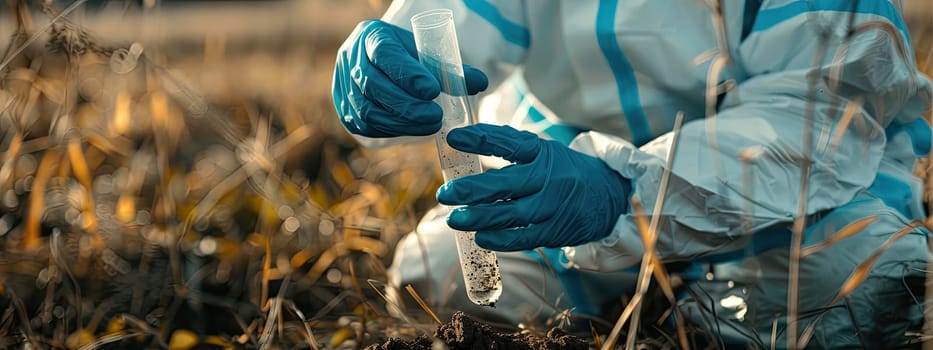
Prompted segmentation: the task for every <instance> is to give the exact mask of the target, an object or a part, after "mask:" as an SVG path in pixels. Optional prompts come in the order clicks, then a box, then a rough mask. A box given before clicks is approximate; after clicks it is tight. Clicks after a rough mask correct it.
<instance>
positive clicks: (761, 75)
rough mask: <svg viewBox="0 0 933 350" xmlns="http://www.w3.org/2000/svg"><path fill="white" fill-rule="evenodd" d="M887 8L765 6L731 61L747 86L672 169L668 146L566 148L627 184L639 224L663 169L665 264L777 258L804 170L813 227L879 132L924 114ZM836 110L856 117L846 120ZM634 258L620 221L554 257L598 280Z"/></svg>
mask: <svg viewBox="0 0 933 350" xmlns="http://www.w3.org/2000/svg"><path fill="white" fill-rule="evenodd" d="M853 4H857V7H855V8H853ZM898 5H899V4H898V3H896V2H895V3H892V2H889V1H857V2H853V1H835V0H815V1H787V0H783V1H780V0H770V1H763V2H762V7H761V9H760V10H759V12H758V13H757V16H756V18H755V21H754V24H753V26H752V28H751V31H750V32H749V33H748V35H747V37H745V39H744V40H743V41H742V42H741V44H740V46H739V47H738V48H737V50H736V54H735V57H733V59H734V61H735V62H737V63H738V64H740V65H741V67H742V68H743V69H744V70H745V71H746V73H747V75H748V78H747V79H745V80H744V81H741V82H739V83H738V85H737V87H736V88H735V89H733V90H732V91H730V92H729V93H727V94H726V96H725V97H724V99H723V100H722V102H721V104H720V105H719V108H718V111H717V115H716V116H715V117H714V118H712V119H699V120H694V121H690V122H688V123H685V124H684V126H683V128H682V130H681V132H680V134H679V141H678V144H677V145H676V154H674V157H675V158H674V161H673V165H672V166H671V167H670V169H667V165H666V160H667V158H668V151H669V150H670V148H671V146H672V140H673V137H672V136H673V135H672V134H666V135H663V136H662V137H660V138H658V139H656V140H654V141H653V142H650V143H648V144H646V145H644V146H642V147H641V148H640V149H639V148H636V147H634V146H632V145H631V144H630V143H628V142H626V141H624V140H621V139H617V138H613V137H611V136H607V135H602V134H598V133H593V132H591V133H588V134H586V135H582V136H581V137H578V138H577V139H576V140H575V141H574V144H573V145H572V147H575V148H576V149H578V150H581V151H583V152H586V153H590V154H593V155H596V156H598V157H600V158H602V159H603V160H605V161H606V162H607V163H608V164H610V166H611V167H613V168H614V169H615V170H616V171H618V172H619V173H621V174H622V175H623V176H626V177H628V178H630V179H632V182H633V187H634V195H635V196H637V197H638V198H639V199H640V200H641V201H642V203H643V205H644V207H645V210H646V212H647V213H649V214H650V213H651V212H652V210H653V208H654V206H655V205H657V203H656V199H657V196H658V191H659V187H660V180H661V178H662V174H663V173H664V172H665V171H666V170H670V172H671V180H670V183H669V186H668V190H667V192H666V194H665V196H664V204H663V206H662V210H661V212H660V218H659V227H658V243H657V249H658V253H659V254H660V255H661V257H662V259H665V260H686V259H702V258H706V259H709V261H716V260H717V258H722V257H734V256H735V254H736V253H741V254H747V252H748V251H749V248H748V247H749V246H750V245H761V244H784V246H787V244H788V239H789V237H788V236H787V235H786V234H780V233H778V232H785V233H786V232H787V230H786V228H787V227H788V226H789V224H790V223H791V222H792V221H793V220H794V217H795V216H796V214H797V211H798V203H799V195H800V193H801V176H802V175H801V174H802V171H803V169H802V164H803V163H804V159H805V158H808V159H809V162H810V167H809V185H808V186H807V188H806V200H807V207H806V213H807V214H808V215H818V214H820V213H822V212H825V211H826V210H829V209H833V208H836V207H838V206H841V205H843V204H845V203H848V202H849V201H850V200H852V199H853V198H854V197H855V196H856V195H857V194H858V193H860V192H862V191H865V190H866V189H868V188H869V186H871V185H872V183H873V182H874V181H875V177H876V175H877V174H878V171H879V166H880V164H881V162H882V159H883V157H884V155H885V153H886V148H887V147H888V146H889V142H888V140H887V137H888V136H887V135H886V131H889V130H890V129H891V128H892V127H896V126H899V125H910V124H911V123H913V122H914V121H916V120H917V119H918V118H920V117H921V116H922V114H923V113H924V112H925V111H926V110H927V109H928V108H929V106H930V100H931V87H930V83H929V81H928V80H927V79H926V78H925V77H923V76H921V75H919V74H918V73H917V70H916V65H915V62H914V57H913V52H912V51H911V48H910V40H909V36H908V33H907V29H906V27H905V25H904V23H903V21H902V19H901V16H900V14H899V12H898ZM847 106H850V107H852V108H854V109H852V111H854V113H844V111H845V110H846V107H847ZM846 114H851V115H850V116H847V115H846ZM807 132H810V133H811V134H810V135H812V137H810V144H809V146H808V147H804V140H805V139H806V138H805V135H806V134H807ZM898 145H903V143H898ZM782 229H783V230H782ZM762 242H764V243H762ZM769 242H770V243H769ZM750 243H754V244H750ZM642 249H643V248H642V244H641V241H640V239H639V238H638V231H637V228H636V225H635V221H634V217H633V215H632V214H626V215H623V216H621V217H620V218H619V220H618V222H617V225H616V226H615V228H614V230H613V233H612V234H611V235H610V236H609V237H607V238H606V239H603V240H601V241H597V242H592V243H588V244H585V245H582V246H578V247H571V248H566V250H565V253H566V254H567V256H568V258H569V260H570V261H571V262H572V263H573V264H574V265H576V266H577V267H579V268H583V269H593V270H603V271H605V270H617V269H620V268H623V267H626V266H629V265H632V264H635V263H637V262H638V261H640V259H641V256H642V253H643V250H642Z"/></svg>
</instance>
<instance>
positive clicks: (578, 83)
mask: <svg viewBox="0 0 933 350" xmlns="http://www.w3.org/2000/svg"><path fill="white" fill-rule="evenodd" d="M708 3H710V4H714V5H716V6H711V5H710V4H708ZM901 6H902V5H901V2H900V1H898V0H891V1H888V0H862V1H846V0H760V1H758V0H750V1H744V0H723V1H719V2H715V1H714V2H709V1H707V2H704V1H695V0H676V1H618V0H589V1H573V2H571V1H506V0H501V1H498V0H462V1H461V0H423V1H417V0H396V1H394V2H393V3H392V5H391V7H390V8H389V10H388V11H387V12H386V14H385V15H384V16H383V18H382V19H381V20H370V21H365V22H363V23H360V25H359V26H357V28H356V30H355V31H354V32H353V33H352V34H351V35H350V37H349V38H348V39H347V41H346V42H345V43H344V45H343V46H342V47H341V49H340V51H339V53H338V57H337V66H336V69H335V73H334V82H333V83H334V85H333V97H334V104H335V107H336V109H337V112H338V114H339V118H340V120H341V122H342V123H343V125H344V126H345V127H346V129H347V130H348V131H349V132H350V133H352V134H353V135H355V137H356V138H357V139H358V140H359V141H360V142H361V143H363V144H364V145H367V146H370V147H379V146H385V145H390V144H397V143H401V142H412V141H417V140H420V139H424V138H425V136H426V135H431V134H433V133H434V132H436V131H437V130H438V129H439V128H440V125H441V109H440V107H439V106H438V105H437V104H435V103H434V102H432V100H433V99H434V98H435V97H436V96H438V94H439V93H440V86H439V83H438V81H437V80H436V79H435V78H434V77H433V76H431V74H430V73H429V72H428V71H427V70H426V69H425V68H424V67H422V66H420V65H419V63H418V59H417V54H416V51H415V45H414V40H413V37H412V34H411V32H410V31H409V28H410V24H409V19H410V17H411V16H412V15H414V14H416V13H419V12H421V11H424V10H429V9H435V8H449V9H452V10H453V13H454V16H455V21H456V26H457V30H458V32H459V33H460V46H461V52H462V57H463V60H464V63H465V64H466V65H467V66H465V79H466V82H467V89H468V90H469V92H470V93H471V94H479V96H480V97H482V100H481V104H480V107H479V115H480V120H481V121H482V122H483V123H480V124H477V125H474V126H468V127H464V128H460V129H456V130H453V131H451V132H450V133H449V134H448V143H449V144H450V145H451V146H453V147H455V148H457V149H460V150H462V151H466V152H471V153H477V154H481V155H484V156H492V157H493V158H494V159H496V160H499V161H500V162H502V163H503V164H502V165H504V166H502V167H500V168H498V169H494V170H489V171H487V172H486V173H484V174H480V175H473V176H469V177H464V178H460V179H456V180H452V181H450V182H448V183H446V184H444V185H443V186H442V187H441V188H440V189H439V190H438V192H437V199H438V202H440V203H441V204H444V205H449V206H455V208H456V209H453V210H452V211H449V210H448V209H446V207H443V206H439V207H438V208H436V209H434V210H433V211H431V212H429V213H428V214H427V215H426V216H425V218H424V219H423V220H422V222H421V223H420V224H419V226H418V228H417V230H416V232H415V233H412V234H410V235H408V236H407V237H406V238H404V239H403V240H402V241H401V242H400V244H399V246H398V248H397V250H396V255H395V261H394V263H393V265H392V267H391V270H390V274H391V280H390V283H391V284H392V285H394V286H396V287H398V286H404V285H407V284H409V283H410V284H413V285H415V286H416V287H417V288H420V289H419V290H422V291H427V292H426V293H427V294H429V298H430V299H431V301H432V302H433V303H434V304H436V305H441V304H443V305H447V306H450V307H451V308H452V309H460V310H465V311H468V312H472V313H475V314H480V315H484V316H487V317H496V318H498V319H501V320H505V321H509V322H520V321H522V320H523V319H525V317H529V316H528V315H532V316H531V317H536V316H538V317H541V316H542V315H546V314H548V313H549V312H552V310H563V309H570V310H572V312H573V313H577V314H581V315H591V316H596V315H600V313H601V311H602V308H603V306H605V305H607V304H612V303H616V304H617V303H619V302H620V296H622V295H624V294H627V293H631V291H632V290H633V289H634V285H635V278H636V275H637V269H638V267H637V266H638V265H639V263H640V262H641V259H642V257H643V254H644V251H643V249H644V248H643V244H642V242H641V238H640V237H641V236H640V234H639V231H638V228H637V225H636V222H635V212H634V211H633V209H632V206H631V205H630V203H631V199H632V198H633V197H637V198H638V199H639V200H640V203H641V205H642V206H643V207H644V210H645V212H647V213H652V212H653V211H654V209H655V206H656V205H660V206H661V209H660V213H659V215H660V217H658V218H657V219H658V227H657V245H656V251H657V254H658V256H659V257H660V258H661V259H662V260H663V261H665V262H684V263H688V264H689V265H690V266H693V267H694V268H691V269H687V271H684V272H683V274H682V276H684V279H685V283H686V289H685V290H687V291H690V292H689V293H687V292H684V293H681V294H680V295H678V297H680V298H683V300H681V302H680V303H679V304H680V305H681V307H682V308H684V310H687V311H685V312H684V315H686V317H688V318H693V319H695V324H696V325H698V326H700V327H704V326H705V327H711V328H713V329H710V330H709V331H711V332H716V333H717V334H718V337H720V338H721V339H722V340H721V341H722V342H723V343H726V344H730V343H731V344H744V345H746V346H747V345H749V344H751V345H757V346H760V347H769V345H770V344H771V342H772V341H774V342H775V346H777V347H779V348H785V347H791V346H792V344H790V345H789V344H787V343H786V341H787V338H788V337H787V334H786V331H787V325H788V322H787V309H788V306H787V303H788V283H789V282H788V281H789V276H788V271H789V261H790V259H789V254H790V249H789V248H790V246H791V237H792V234H791V232H792V224H793V222H794V220H795V218H796V217H797V216H798V213H799V212H800V210H801V207H800V205H801V204H802V201H801V200H803V201H804V202H805V204H806V205H805V207H804V208H805V213H806V225H807V226H806V229H805V230H804V234H803V243H802V247H803V249H804V250H805V251H807V252H808V254H807V255H806V256H804V257H803V258H801V259H800V267H799V296H800V297H799V323H798V327H797V330H798V332H801V333H802V332H803V331H804V329H805V328H806V327H807V326H808V325H809V324H810V323H812V322H819V323H818V324H816V325H815V333H814V334H813V336H812V340H811V341H810V343H809V345H810V346H812V347H822V348H849V347H867V348H878V347H893V346H898V345H903V344H907V343H908V342H910V341H911V337H910V336H909V335H910V334H911V332H917V331H919V330H920V328H921V325H922V318H923V303H922V300H921V299H922V295H923V292H922V285H923V278H924V270H925V269H926V262H927V259H928V258H929V253H928V250H927V237H926V234H927V232H926V231H925V230H924V229H922V228H918V227H915V226H909V225H910V224H911V222H912V220H922V219H924V218H925V217H926V215H925V213H924V210H923V208H922V202H921V191H922V186H921V183H920V182H919V181H918V180H917V179H915V178H914V177H913V176H912V170H913V167H914V165H915V163H916V161H917V159H918V157H919V156H922V155H925V154H926V153H927V152H928V151H929V148H930V130H929V126H928V124H927V123H926V122H925V121H924V120H923V119H921V118H922V115H923V113H925V112H926V111H927V110H928V109H929V108H930V102H931V94H933V93H931V84H930V82H929V80H928V79H927V78H926V77H924V76H923V75H921V74H919V73H918V72H917V69H916V64H915V59H914V54H913V52H912V49H911V46H910V39H909V35H908V32H907V28H906V26H905V24H904V22H903V20H902V17H901V11H902V10H901ZM484 91H489V92H484ZM678 114H682V115H683V116H684V117H685V118H684V123H683V126H682V128H681V129H680V130H677V133H678V135H677V140H678V141H677V145H676V148H674V149H675V152H673V153H671V150H672V147H674V145H673V141H674V139H675V138H674V131H675V130H673V128H674V124H675V119H676V116H677V115H678ZM805 142H809V144H806V145H805V144H804V143H805ZM669 157H673V158H674V159H673V161H672V162H671V165H670V167H668V162H667V161H668V158H669ZM665 172H670V181H669V184H668V185H667V189H666V192H665V193H664V196H663V205H661V204H660V203H659V202H658V193H659V191H660V190H661V179H662V175H663V174H664V173H665ZM804 174H805V175H804ZM804 180H805V181H804ZM857 222H861V223H865V222H869V224H868V225H867V226H866V227H865V228H864V229H862V230H860V231H859V232H858V233H856V234H854V235H852V236H850V237H847V238H845V239H842V240H839V241H838V242H835V243H834V244H832V245H829V246H828V247H826V245H825V244H821V243H824V242H826V241H827V240H829V239H831V238H832V237H833V236H834V235H836V234H837V232H839V231H840V230H842V229H843V228H845V227H847V226H849V225H853V223H857ZM451 228H453V229H458V230H464V231H476V242H477V244H479V245H480V246H482V247H485V248H488V249H492V250H496V251H499V252H503V253H500V254H499V261H500V266H501V270H502V274H503V283H504V292H503V295H502V297H501V299H500V300H499V302H498V303H497V305H496V308H495V309H492V308H482V307H477V306H473V305H471V303H470V302H469V301H468V300H467V298H466V296H465V293H464V292H463V290H462V285H461V286H457V288H459V289H456V290H454V291H452V292H451V291H450V287H449V286H450V285H451V284H457V283H460V284H462V283H463V282H462V281H461V279H460V277H459V276H451V275H450V274H451V272H454V273H459V268H458V264H457V255H456V254H455V253H454V252H455V249H456V248H455V247H454V240H453V235H452V233H451V232H452V230H451ZM902 230H906V231H904V232H908V233H907V234H906V235H898V236H903V237H897V238H899V239H897V240H896V241H894V242H893V243H892V244H889V246H888V247H886V248H887V249H886V250H884V253H883V254H881V255H880V256H879V257H877V259H876V260H874V264H873V265H872V269H871V270H870V271H869V272H868V275H867V276H866V277H865V279H864V281H863V282H862V283H861V284H860V285H859V286H858V287H857V288H856V289H854V290H852V291H851V292H850V293H848V294H847V295H845V297H844V298H839V299H840V300H834V297H835V296H836V295H837V293H839V291H840V288H841V287H842V285H843V283H844V282H845V281H846V280H847V279H848V278H849V276H850V275H852V274H853V273H854V271H855V270H856V268H858V267H859V266H860V264H863V263H864V262H865V261H866V260H869V259H870V258H872V254H873V253H875V252H876V251H878V250H879V247H882V246H883V245H884V244H885V242H887V241H888V240H889V239H892V237H894V236H895V235H896V234H897V233H898V232H900V231H902ZM425 248H426V249H427V251H426V252H425V251H422V249H425ZM536 248H544V249H543V252H544V256H545V257H547V259H544V258H542V256H541V254H538V253H536V250H535V249H536ZM807 248H811V249H809V250H808V249H807ZM545 260H547V261H548V262H549V263H553V264H546V263H545ZM545 265H553V267H554V269H555V270H556V272H557V273H556V276H555V275H554V274H551V273H549V272H548V271H549V268H547V267H545ZM710 279H711V280H712V281H710ZM714 281H723V282H725V281H728V283H727V284H725V286H723V284H716V285H714V284H713V283H712V282H714ZM698 295H700V296H702V297H697V296H698ZM831 302H835V303H833V304H831ZM691 308H692V309H691ZM691 310H692V311H703V310H705V311H706V312H707V313H713V314H714V316H712V320H711V318H710V316H708V315H707V316H697V315H698V314H701V313H702V312H692V311H691ZM717 310H718V311H717ZM688 311H689V312H688ZM712 311H716V312H712ZM704 317H706V318H705V319H704Z"/></svg>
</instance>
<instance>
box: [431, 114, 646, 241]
mask: <svg viewBox="0 0 933 350" xmlns="http://www.w3.org/2000/svg"><path fill="white" fill-rule="evenodd" d="M447 143H448V144H450V145H451V146H452V147H454V148H456V149H458V150H461V151H464V152H470V153H478V154H482V155H491V156H498V157H502V158H504V159H506V160H508V161H511V162H513V163H515V164H512V165H510V166H507V167H505V168H502V169H495V170H489V171H487V172H485V173H483V174H477V175H470V176H466V177H462V178H459V179H455V180H451V181H450V182H448V183H446V184H444V186H442V187H441V188H440V189H438V192H437V200H438V201H439V202H440V203H443V204H446V205H464V206H463V207H460V208H457V209H454V210H453V211H452V212H451V213H450V216H449V217H448V218H447V224H448V225H450V227H452V228H454V229H458V230H463V231H476V243H477V244H478V245H479V246H481V247H483V248H486V249H491V250H498V251H517V250H527V249H534V248H537V247H551V248H556V247H565V246H575V245H580V244H583V243H587V242H591V241H594V240H598V239H600V238H603V237H605V236H607V235H609V233H610V232H612V228H613V226H615V224H616V220H617V219H618V217H619V215H622V214H624V213H625V212H626V211H627V210H628V197H629V193H630V192H631V184H630V182H629V180H627V179H625V178H623V177H622V176H621V175H619V173H617V172H615V171H614V170H612V169H610V168H609V166H608V165H606V163H604V162H603V161H602V160H600V159H598V158H595V157H592V156H589V155H586V154H583V153H580V152H577V151H574V150H571V149H570V148H568V147H566V146H564V145H562V144H560V143H558V142H555V141H548V140H544V139H540V138H538V136H536V135H535V134H532V133H530V132H527V131H518V130H515V129H513V128H511V127H508V126H493V125H488V124H476V125H472V126H467V127H463V128H458V129H454V130H451V131H450V133H449V134H447Z"/></svg>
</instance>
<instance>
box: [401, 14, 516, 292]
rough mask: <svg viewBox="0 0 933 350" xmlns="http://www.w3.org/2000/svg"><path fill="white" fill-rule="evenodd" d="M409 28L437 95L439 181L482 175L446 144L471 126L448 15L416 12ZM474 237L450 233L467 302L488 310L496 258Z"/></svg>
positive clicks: (474, 159) (474, 161) (471, 157)
mask: <svg viewBox="0 0 933 350" xmlns="http://www.w3.org/2000/svg"><path fill="white" fill-rule="evenodd" d="M411 24H412V31H413V33H414V36H415V45H416V47H417V49H418V58H419V60H420V61H421V64H422V65H424V66H425V67H426V68H427V69H428V71H430V72H431V73H432V74H433V75H434V76H435V77H436V78H437V80H438V81H439V82H440V85H441V94H440V95H439V96H438V97H437V99H435V101H436V102H437V103H438V104H439V105H440V106H441V109H442V110H443V122H442V126H441V129H440V131H438V133H437V134H436V136H435V141H436V142H437V153H438V155H439V156H440V161H441V169H442V172H443V175H444V181H450V180H453V179H456V178H460V177H463V176H467V175H472V174H479V173H482V172H483V168H482V165H481V164H480V160H479V156H478V155H475V154H470V153H465V152H461V151H458V150H456V149H454V148H452V147H450V146H449V145H448V144H447V133H448V132H449V131H450V130H452V129H454V128H457V127H462V126H466V125H471V124H473V123H474V120H475V118H474V116H473V110H472V108H471V106H470V103H469V101H468V99H467V96H468V94H467V88H466V82H465V80H464V73H463V64H462V62H461V59H460V45H459V43H458V41H457V32H456V28H455V26H454V20H453V12H452V11H451V10H447V9H438V10H429V11H425V12H421V13H419V14H416V15H415V16H413V17H412V18H411ZM474 234H475V232H464V231H459V230H455V236H456V242H457V251H458V253H459V256H460V266H461V268H462V269H463V279H464V282H465V284H466V288H467V296H468V297H469V298H470V300H471V301H472V302H473V303H475V304H477V305H487V306H493V305H494V304H495V303H496V301H497V300H498V299H499V296H500V295H501V294H502V279H501V277H500V276H499V264H498V261H497V260H496V253H495V252H493V251H490V250H486V249H483V248H480V247H479V246H477V245H476V242H475V241H474Z"/></svg>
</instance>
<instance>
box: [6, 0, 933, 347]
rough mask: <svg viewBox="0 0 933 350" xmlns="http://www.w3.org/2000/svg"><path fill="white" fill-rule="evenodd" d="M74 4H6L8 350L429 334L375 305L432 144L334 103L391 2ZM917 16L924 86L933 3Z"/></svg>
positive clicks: (434, 172) (914, 0)
mask: <svg viewBox="0 0 933 350" xmlns="http://www.w3.org/2000/svg"><path fill="white" fill-rule="evenodd" d="M69 3H70V2H68V3H66V2H46V1H27V2H21V1H18V0H6V1H5V2H4V3H0V38H3V39H4V40H3V42H0V44H2V46H0V62H2V61H5V60H6V58H8V57H12V58H11V59H10V60H9V64H8V67H5V68H3V69H2V70H0V246H2V250H0V349H3V348H31V349H36V348H68V349H79V348H81V349H90V348H95V347H103V348H169V349H191V348H219V349H227V348H315V349H317V348H347V349H352V348H359V347H361V346H363V345H367V344H372V343H375V342H379V341H381V340H384V339H385V338H386V337H387V336H415V335H420V334H425V333H426V332H427V333H430V330H431V329H433V323H432V322H431V321H430V318H429V317H428V316H427V314H426V313H425V312H423V311H422V310H421V309H420V308H418V307H417V304H416V303H415V301H414V300H413V299H409V300H406V301H405V303H407V308H406V310H407V311H405V313H406V314H407V315H408V316H409V317H410V319H411V320H407V321H402V320H399V319H396V318H393V317H389V316H388V315H387V311H386V308H385V306H384V304H385V303H384V301H383V300H382V299H381V297H380V291H381V289H382V287H383V286H384V283H385V281H386V273H385V267H386V266H387V264H388V263H389V262H390V261H391V255H392V251H393V247H394V245H395V242H397V241H398V239H399V238H400V237H401V235H403V234H405V233H406V232H409V231H411V230H412V229H413V228H414V225H415V223H416V222H417V220H418V217H419V216H420V215H421V214H422V213H424V212H425V211H426V210H427V209H428V208H430V207H431V206H432V205H434V199H433V198H434V191H435V189H436V188H437V186H439V185H440V183H441V179H440V172H439V170H438V169H437V165H436V155H435V153H434V150H433V147H432V145H409V146H400V147H393V148H389V149H384V150H367V149H363V148H360V147H359V146H358V145H357V144H356V143H355V142H354V141H353V140H352V138H351V137H349V136H348V135H347V134H346V133H345V132H344V130H343V129H342V127H341V126H340V125H339V123H338V122H337V120H336V117H335V113H334V111H333V106H332V102H331V97H330V79H331V74H332V70H333V62H334V57H335V53H336V50H337V47H338V46H339V45H340V43H341V42H342V41H343V39H344V38H345V37H346V35H347V34H349V32H350V31H351V30H352V28H353V26H354V25H355V24H356V23H357V22H358V21H360V20H362V19H365V18H376V17H378V16H379V15H380V13H381V12H382V11H383V10H384V8H385V7H386V5H387V4H386V3H384V2H382V1H378V0H371V1H340V0H311V1H303V2H302V1H275V2H189V3H184V4H180V3H172V2H166V3H162V4H161V5H156V6H154V7H152V8H149V7H147V6H148V5H147V3H149V2H143V3H142V4H141V5H140V4H137V3H135V2H130V3H123V2H114V3H110V4H108V5H106V6H104V7H103V8H101V9H96V10H85V9H78V10H76V11H74V12H73V13H72V14H70V15H68V16H66V17H65V18H64V19H55V17H56V16H57V15H58V14H59V13H61V11H63V10H65V9H66V8H67V6H68V4H69ZM907 13H908V16H907V17H908V24H909V26H910V28H911V31H912V32H913V34H912V35H913V40H914V41H915V42H914V44H915V47H916V51H917V53H918V59H919V60H918V61H919V64H920V65H921V67H924V68H925V69H926V70H927V72H931V71H933V70H931V68H933V67H931V66H933V61H931V60H930V59H929V58H930V57H931V54H933V43H931V42H933V2H930V1H925V0H908V1H907ZM37 33H39V34H37ZM32 38H35V39H36V40H35V41H34V42H30V40H31V39H32ZM7 39H8V40H7ZM7 41H8V43H7ZM20 47H23V48H24V49H23V50H22V51H21V52H18V53H17V54H16V55H15V56H13V55H12V54H11V52H13V50H16V49H18V48H20ZM140 48H141V49H142V50H143V51H142V52H143V55H142V56H141V57H140V58H139V59H135V60H134V59H133V58H132V56H133V54H132V53H133V51H135V50H138V49H140ZM128 57H129V58H128ZM922 170H923V169H920V171H919V173H921V174H925V172H924V171H922ZM544 330H546V329H543V328H542V329H535V328H532V329H531V330H529V332H532V333H534V332H538V331H544ZM594 332H595V331H594ZM599 333H600V334H602V335H603V336H605V335H606V333H607V332H606V331H605V330H600V332H599ZM585 338H586V339H587V340H589V341H593V339H594V338H593V337H592V336H589V335H588V336H587V337H585ZM661 343H663V342H661ZM668 345H669V344H668Z"/></svg>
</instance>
